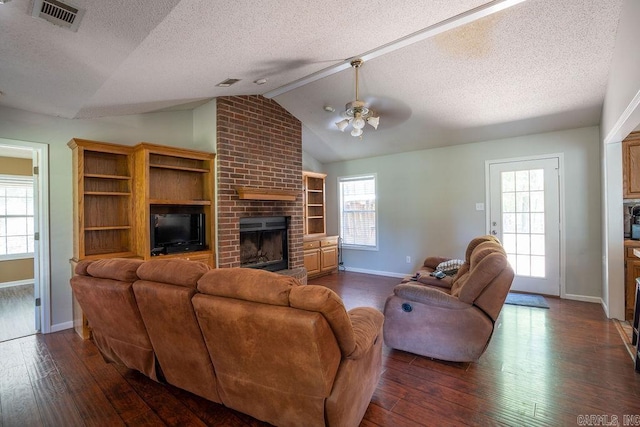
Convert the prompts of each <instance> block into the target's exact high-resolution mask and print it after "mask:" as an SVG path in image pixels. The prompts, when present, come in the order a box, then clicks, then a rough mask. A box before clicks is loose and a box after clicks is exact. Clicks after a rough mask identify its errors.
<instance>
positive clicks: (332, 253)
mask: <svg viewBox="0 0 640 427" xmlns="http://www.w3.org/2000/svg"><path fill="white" fill-rule="evenodd" d="M320 251H321V253H322V271H328V270H333V269H335V268H336V267H337V266H338V248H337V247H336V246H329V247H326V248H322V249H321V250H320Z"/></svg>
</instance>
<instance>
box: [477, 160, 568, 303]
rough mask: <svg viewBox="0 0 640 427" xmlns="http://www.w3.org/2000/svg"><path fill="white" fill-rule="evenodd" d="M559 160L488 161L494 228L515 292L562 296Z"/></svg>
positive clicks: (490, 218)
mask: <svg viewBox="0 0 640 427" xmlns="http://www.w3.org/2000/svg"><path fill="white" fill-rule="evenodd" d="M559 164H560V162H559V158H558V157H550V158H541V159H535V160H521V161H504V162H502V161H500V162H489V181H490V183H489V202H490V203H489V215H488V218H489V230H490V233H491V234H493V235H495V236H496V237H498V238H499V239H500V241H501V242H502V244H503V246H504V249H505V251H506V252H507V257H508V258H509V262H510V264H511V266H512V267H513V270H514V271H515V273H516V276H515V279H514V281H513V285H512V286H511V289H512V290H514V291H521V292H531V293H539V294H546V295H556V296H557V295H560V244H561V242H560V190H559V173H560V170H559V168H560V166H559Z"/></svg>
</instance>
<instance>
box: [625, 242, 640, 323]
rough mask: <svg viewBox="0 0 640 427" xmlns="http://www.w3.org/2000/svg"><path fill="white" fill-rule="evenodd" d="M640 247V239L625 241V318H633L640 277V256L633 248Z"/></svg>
mask: <svg viewBox="0 0 640 427" xmlns="http://www.w3.org/2000/svg"><path fill="white" fill-rule="evenodd" d="M635 248H640V240H625V241H624V254H625V256H624V273H625V274H624V314H625V316H624V318H625V320H632V319H633V311H634V307H635V296H636V278H638V277H640V258H638V257H637V256H635V255H634V253H633V250H634V249H635Z"/></svg>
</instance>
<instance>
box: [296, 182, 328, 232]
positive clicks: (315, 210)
mask: <svg viewBox="0 0 640 427" xmlns="http://www.w3.org/2000/svg"><path fill="white" fill-rule="evenodd" d="M326 176H327V175H326V174H323V173H317V172H306V171H305V172H302V186H303V199H304V200H303V202H304V235H305V236H314V235H315V236H323V235H325V234H326V227H327V222H326V218H325V214H326V209H325V196H324V181H325V178H326Z"/></svg>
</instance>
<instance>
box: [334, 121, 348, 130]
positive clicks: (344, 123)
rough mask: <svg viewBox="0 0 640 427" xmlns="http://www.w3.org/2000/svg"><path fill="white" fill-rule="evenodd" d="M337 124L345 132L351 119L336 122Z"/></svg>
mask: <svg viewBox="0 0 640 427" xmlns="http://www.w3.org/2000/svg"><path fill="white" fill-rule="evenodd" d="M336 126H337V127H338V129H340V131H341V132H344V130H345V129H346V128H347V126H349V119H344V120H340V121H339V122H336Z"/></svg>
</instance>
